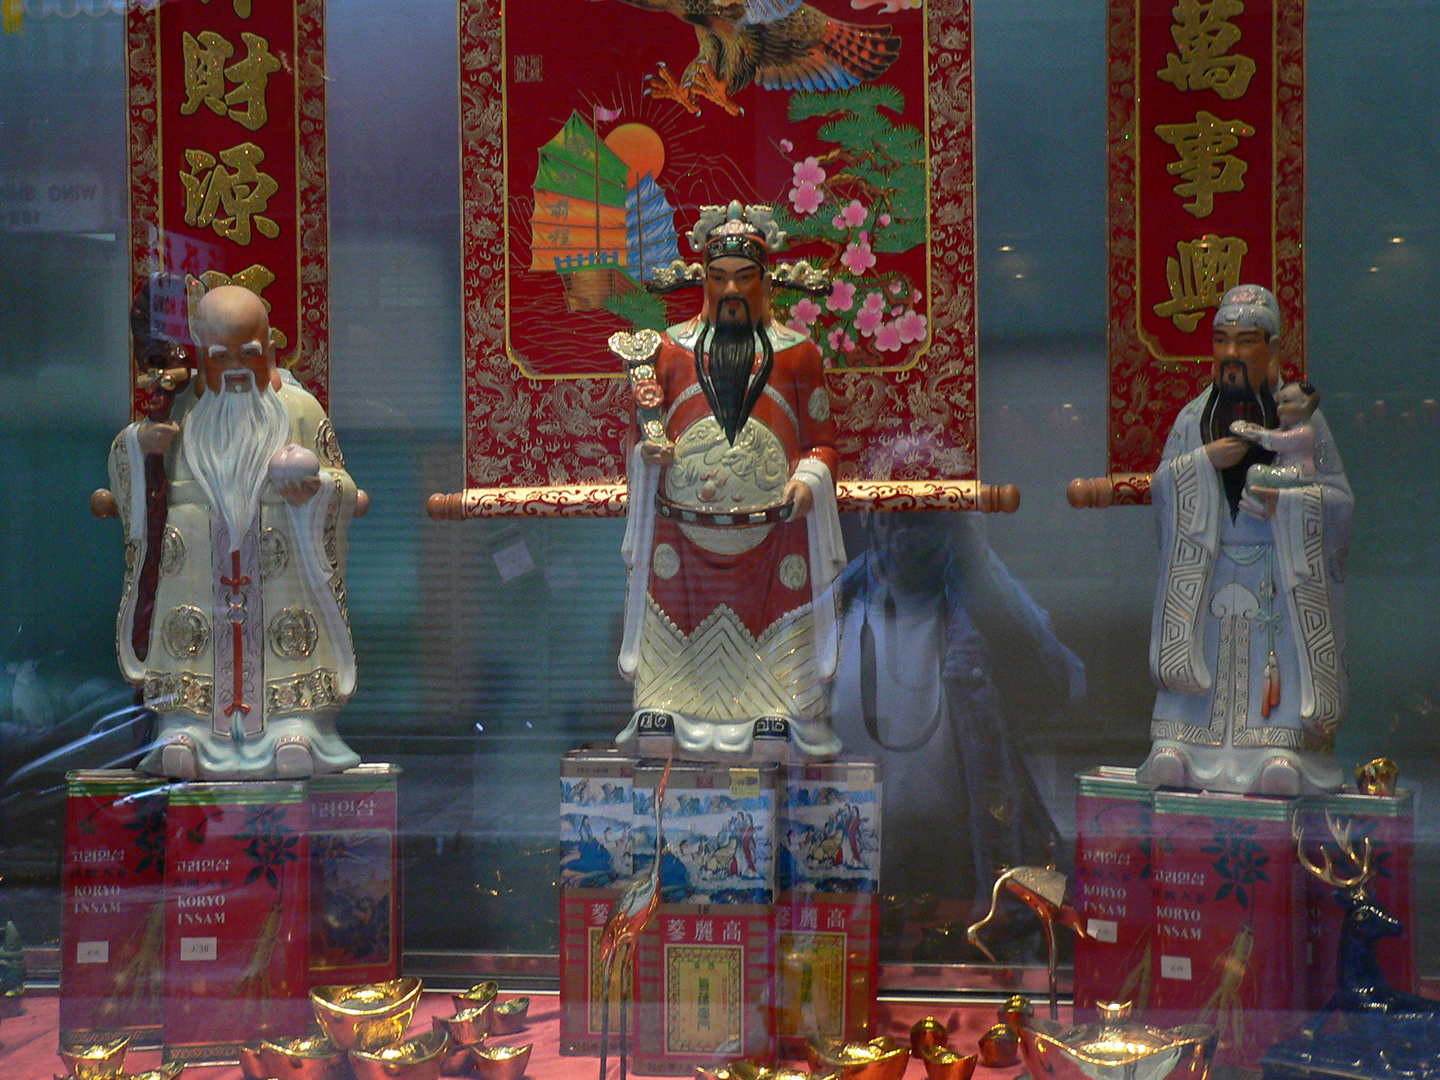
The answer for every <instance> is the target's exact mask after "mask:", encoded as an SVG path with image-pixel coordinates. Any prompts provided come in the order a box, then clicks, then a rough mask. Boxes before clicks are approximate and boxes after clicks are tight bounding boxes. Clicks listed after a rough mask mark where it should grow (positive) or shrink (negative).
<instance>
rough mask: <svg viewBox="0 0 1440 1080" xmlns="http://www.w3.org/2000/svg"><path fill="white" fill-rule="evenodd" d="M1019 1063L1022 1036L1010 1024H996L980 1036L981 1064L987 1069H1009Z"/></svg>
mask: <svg viewBox="0 0 1440 1080" xmlns="http://www.w3.org/2000/svg"><path fill="white" fill-rule="evenodd" d="M1019 1061H1020V1036H1019V1035H1017V1034H1016V1033H1015V1029H1014V1028H1012V1027H1011V1026H1010V1025H1009V1024H996V1025H995V1026H994V1027H992V1028H991V1029H990V1030H989V1031H987V1032H985V1034H984V1035H981V1036H980V1064H981V1065H984V1066H985V1067H986V1068H987V1069H1008V1068H1009V1067H1010V1066H1012V1065H1015V1064H1017V1063H1018V1062H1019ZM1041 1075H1044V1074H1043V1073H1042V1074H1041Z"/></svg>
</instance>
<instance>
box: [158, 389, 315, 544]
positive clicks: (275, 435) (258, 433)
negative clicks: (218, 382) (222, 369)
mask: <svg viewBox="0 0 1440 1080" xmlns="http://www.w3.org/2000/svg"><path fill="white" fill-rule="evenodd" d="M245 377H246V378H247V379H248V380H249V384H250V388H249V390H247V391H243V392H240V391H229V390H223V389H222V390H221V391H220V392H219V393H215V392H213V391H212V392H210V393H208V394H206V395H205V396H204V397H202V398H201V399H200V401H199V402H198V403H197V404H196V405H195V407H194V408H193V409H191V410H190V412H189V413H188V414H187V415H186V417H185V428H184V433H183V436H182V438H181V440H180V445H181V446H182V448H183V449H184V451H185V463H186V464H187V465H189V466H190V471H191V472H192V473H193V474H194V476H195V479H196V480H198V481H199V482H200V487H201V489H202V490H203V491H204V492H205V497H206V498H207V499H208V500H209V501H210V507H211V509H212V510H214V511H215V512H216V513H218V514H219V515H220V516H221V517H222V518H224V519H225V527H226V528H227V529H228V530H229V533H230V550H231V551H238V550H240V542H241V540H243V539H244V538H245V530H246V529H248V528H249V527H250V523H251V522H252V521H254V520H255V514H256V512H257V511H258V510H259V509H260V490H261V489H262V488H263V487H264V486H265V480H266V478H267V476H268V473H269V466H270V458H271V457H272V456H273V455H274V453H275V451H276V450H279V449H280V447H282V446H284V445H285V443H286V442H287V441H288V439H289V436H290V415H289V413H287V412H286V411H285V405H284V403H283V402H281V400H280V395H279V394H277V393H275V391H273V390H271V389H270V388H269V387H267V388H266V389H265V391H264V392H261V391H260V390H258V389H257V388H256V386H255V376H254V374H253V373H252V372H248V371H247V372H246V373H245Z"/></svg>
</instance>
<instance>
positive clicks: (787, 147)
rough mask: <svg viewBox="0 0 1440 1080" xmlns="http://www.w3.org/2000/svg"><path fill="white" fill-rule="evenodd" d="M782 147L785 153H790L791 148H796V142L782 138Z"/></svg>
mask: <svg viewBox="0 0 1440 1080" xmlns="http://www.w3.org/2000/svg"><path fill="white" fill-rule="evenodd" d="M780 149H781V150H784V151H785V153H787V154H788V153H790V151H791V150H794V149H795V144H794V143H793V142H791V141H790V140H789V139H781V140H780Z"/></svg>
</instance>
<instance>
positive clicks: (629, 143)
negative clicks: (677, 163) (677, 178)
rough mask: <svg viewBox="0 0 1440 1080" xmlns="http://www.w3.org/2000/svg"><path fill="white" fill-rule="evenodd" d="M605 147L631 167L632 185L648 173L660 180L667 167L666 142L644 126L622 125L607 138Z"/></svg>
mask: <svg viewBox="0 0 1440 1080" xmlns="http://www.w3.org/2000/svg"><path fill="white" fill-rule="evenodd" d="M605 145H606V146H608V147H609V148H610V149H611V150H612V151H613V152H614V154H615V156H616V157H618V158H619V159H620V160H621V161H623V162H624V163H625V164H626V165H628V166H630V177H629V182H630V184H632V185H633V184H634V183H635V182H636V181H637V180H639V179H640V177H642V176H644V175H645V174H646V173H649V174H650V175H651V176H653V177H655V178H657V179H658V178H659V176H660V170H661V169H663V168H664V167H665V142H664V140H662V139H661V138H660V136H659V135H657V134H656V133H655V129H654V128H651V127H647V126H646V125H644V124H621V125H620V126H619V127H617V128H616V129H615V130H614V131H612V132H610V134H609V135H606V136H605Z"/></svg>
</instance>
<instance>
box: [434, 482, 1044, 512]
mask: <svg viewBox="0 0 1440 1080" xmlns="http://www.w3.org/2000/svg"><path fill="white" fill-rule="evenodd" d="M836 501H837V502H838V503H839V504H840V509H841V510H842V511H845V510H978V511H980V512H982V513H996V512H998V513H1004V514H1013V513H1014V512H1015V511H1016V509H1017V508H1018V507H1019V506H1020V491H1019V489H1018V488H1016V487H1015V485H1014V484H1005V485H1003V486H997V485H995V484H982V483H980V482H979V481H978V480H895V481H890V480H853V481H845V482H842V483H841V484H840V487H839V490H838V491H837V492H836ZM625 505H626V493H625V485H624V484H574V485H571V486H568V487H533V488H466V489H465V490H464V491H455V492H450V493H445V492H436V493H435V494H434V495H431V496H430V499H429V501H428V503H427V509H428V510H429V512H430V516H431V517H432V518H434V519H435V520H436V521H463V520H464V519H466V518H486V517H610V516H617V517H618V516H619V515H621V514H623V513H625Z"/></svg>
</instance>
